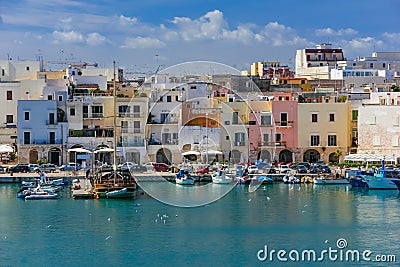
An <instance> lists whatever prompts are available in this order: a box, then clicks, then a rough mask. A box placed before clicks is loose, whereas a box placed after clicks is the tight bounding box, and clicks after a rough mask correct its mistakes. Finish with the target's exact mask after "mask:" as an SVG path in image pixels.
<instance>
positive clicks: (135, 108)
mask: <svg viewBox="0 0 400 267" xmlns="http://www.w3.org/2000/svg"><path fill="white" fill-rule="evenodd" d="M133 117H134V118H140V106H138V105H136V106H133Z"/></svg>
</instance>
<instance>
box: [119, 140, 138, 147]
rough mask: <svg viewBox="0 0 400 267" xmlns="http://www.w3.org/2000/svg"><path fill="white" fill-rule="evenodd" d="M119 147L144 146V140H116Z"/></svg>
mask: <svg viewBox="0 0 400 267" xmlns="http://www.w3.org/2000/svg"><path fill="white" fill-rule="evenodd" d="M117 146H119V147H144V141H142V142H117Z"/></svg>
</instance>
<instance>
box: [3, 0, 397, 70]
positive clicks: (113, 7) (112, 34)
mask: <svg viewBox="0 0 400 267" xmlns="http://www.w3.org/2000/svg"><path fill="white" fill-rule="evenodd" d="M399 10H400V1H397V0H381V1H376V0H363V1H351V0H346V1H344V0H336V1H298V0H286V1H270V0H260V1H255V0H248V1H235V0H231V1H228V0H218V1H216V0H147V1H145V0H142V1H137V0H122V1H111V0H98V1H72V0H14V1H7V2H4V1H3V3H2V4H1V7H0V33H1V36H2V38H1V43H0V59H7V56H10V57H12V58H14V59H28V60H34V59H35V58H36V57H37V55H38V54H40V55H42V56H43V57H44V59H45V60H47V61H86V62H96V63H99V64H100V66H105V67H111V66H112V61H113V60H114V59H115V60H116V61H117V65H118V66H121V67H125V68H128V69H135V70H141V71H151V70H155V69H156V68H157V66H158V65H162V66H163V67H167V66H171V65H173V64H177V63H182V62H186V61H195V60H209V61H216V62H220V63H224V64H227V65H230V66H233V67H236V68H238V69H247V68H249V65H250V64H251V63H252V62H254V61H275V60H278V61H281V62H282V64H289V65H292V66H293V65H294V57H295V51H296V49H303V48H308V47H314V45H315V44H318V43H322V42H330V43H332V44H333V46H334V47H341V48H343V49H344V53H345V57H346V58H348V59H353V58H355V57H358V56H361V57H364V56H370V55H371V53H372V52H373V51H400V28H399V27H398V26H399V22H400V19H399V18H398V14H396V12H397V13H398V11H399ZM53 68H56V66H53Z"/></svg>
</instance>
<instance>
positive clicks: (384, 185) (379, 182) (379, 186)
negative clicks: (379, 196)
mask: <svg viewBox="0 0 400 267" xmlns="http://www.w3.org/2000/svg"><path fill="white" fill-rule="evenodd" d="M364 179H365V182H366V183H367V184H368V188H369V189H376V190H397V186H396V185H395V184H394V182H392V179H390V178H378V177H373V176H371V177H366V178H364Z"/></svg>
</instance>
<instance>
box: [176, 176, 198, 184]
mask: <svg viewBox="0 0 400 267" xmlns="http://www.w3.org/2000/svg"><path fill="white" fill-rule="evenodd" d="M175 183H176V184H180V185H194V180H193V178H191V177H189V176H183V177H180V178H176V179H175Z"/></svg>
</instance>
